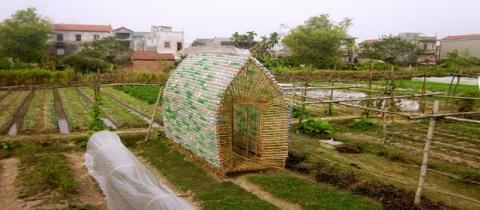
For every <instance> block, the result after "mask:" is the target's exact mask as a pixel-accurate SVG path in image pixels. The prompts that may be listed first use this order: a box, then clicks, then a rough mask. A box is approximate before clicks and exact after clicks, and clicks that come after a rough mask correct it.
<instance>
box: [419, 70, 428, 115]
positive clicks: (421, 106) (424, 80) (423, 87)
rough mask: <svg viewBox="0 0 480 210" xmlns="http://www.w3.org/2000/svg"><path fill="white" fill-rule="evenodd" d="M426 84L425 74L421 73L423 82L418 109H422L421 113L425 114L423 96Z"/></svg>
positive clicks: (424, 99)
mask: <svg viewBox="0 0 480 210" xmlns="http://www.w3.org/2000/svg"><path fill="white" fill-rule="evenodd" d="M426 84H427V76H426V75H423V84H422V95H424V96H423V97H422V101H421V103H420V110H421V111H422V114H425V102H426V97H425V91H426V90H425V88H426Z"/></svg>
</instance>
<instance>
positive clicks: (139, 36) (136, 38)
mask: <svg viewBox="0 0 480 210" xmlns="http://www.w3.org/2000/svg"><path fill="white" fill-rule="evenodd" d="M146 33H147V32H133V50H134V51H141V50H145V34H146Z"/></svg>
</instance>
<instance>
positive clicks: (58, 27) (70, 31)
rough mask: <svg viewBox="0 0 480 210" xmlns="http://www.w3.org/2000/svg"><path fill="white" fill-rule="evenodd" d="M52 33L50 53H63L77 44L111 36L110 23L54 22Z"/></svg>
mask: <svg viewBox="0 0 480 210" xmlns="http://www.w3.org/2000/svg"><path fill="white" fill-rule="evenodd" d="M53 28H54V34H53V36H51V38H50V41H51V42H52V43H53V44H52V46H53V47H52V49H51V51H50V54H53V55H64V54H69V53H72V52H74V51H75V50H76V49H77V47H78V45H79V44H81V43H84V42H90V41H93V40H96V39H102V38H105V37H108V36H111V32H112V26H110V25H85V24H63V23H62V24H54V25H53Z"/></svg>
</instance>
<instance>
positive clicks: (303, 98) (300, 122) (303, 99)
mask: <svg viewBox="0 0 480 210" xmlns="http://www.w3.org/2000/svg"><path fill="white" fill-rule="evenodd" d="M307 87H308V81H307V82H305V89H304V90H303V93H302V96H303V97H302V100H301V107H300V116H299V117H298V127H300V126H302V120H303V112H304V109H305V100H306V97H307Z"/></svg>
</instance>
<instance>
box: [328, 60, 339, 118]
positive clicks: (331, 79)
mask: <svg viewBox="0 0 480 210" xmlns="http://www.w3.org/2000/svg"><path fill="white" fill-rule="evenodd" d="M336 68H337V64H335V66H334V67H333V70H332V71H331V72H330V82H331V87H332V89H330V98H329V99H330V101H331V100H333V91H334V89H333V85H334V82H333V74H334V71H335V69H336ZM332 106H333V105H332V103H328V116H332V115H333V110H332V109H333V107H332Z"/></svg>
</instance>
